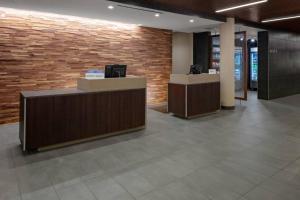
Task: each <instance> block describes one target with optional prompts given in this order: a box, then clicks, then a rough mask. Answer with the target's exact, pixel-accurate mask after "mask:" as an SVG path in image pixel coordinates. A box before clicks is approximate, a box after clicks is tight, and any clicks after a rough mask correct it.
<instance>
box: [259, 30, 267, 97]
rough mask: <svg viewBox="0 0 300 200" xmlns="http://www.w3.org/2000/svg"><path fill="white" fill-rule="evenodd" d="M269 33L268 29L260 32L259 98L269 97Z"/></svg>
mask: <svg viewBox="0 0 300 200" xmlns="http://www.w3.org/2000/svg"><path fill="white" fill-rule="evenodd" d="M268 46H269V34H268V32H267V31H263V32H259V33H258V66H259V67H258V91H257V95H258V98H259V99H266V100H267V99H269V96H268V91H269V87H268V74H269V62H268V61H269V48H268Z"/></svg>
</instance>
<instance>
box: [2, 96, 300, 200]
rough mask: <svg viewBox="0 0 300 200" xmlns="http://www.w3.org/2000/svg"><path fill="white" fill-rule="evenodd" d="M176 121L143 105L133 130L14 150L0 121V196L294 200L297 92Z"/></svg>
mask: <svg viewBox="0 0 300 200" xmlns="http://www.w3.org/2000/svg"><path fill="white" fill-rule="evenodd" d="M254 94H255V93H253V94H251V95H250V97H249V101H248V102H242V104H241V105H240V104H239V103H237V108H236V110H235V111H221V112H219V113H217V114H215V115H210V116H206V117H204V118H199V119H193V120H182V119H178V118H175V117H173V116H171V115H169V114H163V113H160V112H156V111H153V110H148V128H147V129H146V130H144V131H140V132H137V133H133V134H128V135H122V136H117V137H113V138H109V139H105V140H100V141H94V142H89V143H85V144H80V145H76V146H71V147H67V148H62V149H57V150H53V151H48V152H42V153H37V154H31V155H23V154H22V153H21V150H20V146H19V142H18V124H12V125H2V126H0V199H1V200H12V199H14V200H16V199H22V200H27V199H31V200H41V199H43V200H65V199H66V200H69V199H70V200H77V199H78V200H96V199H99V200H134V199H136V200H205V199H207V200H219V199H222V200H224V199H225V200H227V199H228V200H235V199H237V200H239V199H240V200H267V199H272V200H283V199H284V200H286V199H289V200H299V197H300V190H299V188H300V95H297V96H292V97H287V98H284V99H279V100H275V101H259V100H257V99H256V96H255V95H254Z"/></svg>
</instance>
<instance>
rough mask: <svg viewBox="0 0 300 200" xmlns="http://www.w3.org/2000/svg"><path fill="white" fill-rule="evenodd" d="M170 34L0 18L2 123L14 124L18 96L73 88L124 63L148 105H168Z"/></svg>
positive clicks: (102, 24)
mask: <svg viewBox="0 0 300 200" xmlns="http://www.w3.org/2000/svg"><path fill="white" fill-rule="evenodd" d="M171 51H172V33H171V31H168V30H161V29H153V28H145V27H137V26H133V25H124V24H116V23H109V22H104V21H96V22H95V21H92V22H90V21H85V20H79V19H78V20H77V19H76V20H74V19H68V18H62V17H57V16H53V17H49V16H47V17H45V16H42V15H32V14H31V15H29V14H24V13H13V14H11V13H6V14H5V16H4V17H3V16H2V17H1V18H0V124H3V123H10V122H17V121H18V115H19V113H18V112H19V92H20V91H22V90H45V89H58V88H70V87H76V80H77V78H79V77H80V76H83V75H84V72H85V71H86V70H87V69H103V68H104V66H105V65H106V64H114V63H121V64H127V66H128V71H127V74H129V75H137V76H145V77H147V82H148V88H147V91H148V97H147V101H148V103H149V104H157V103H162V102H165V101H166V98H167V83H168V80H169V75H170V72H171V63H172V61H171V59H172V55H171V54H172V53H171Z"/></svg>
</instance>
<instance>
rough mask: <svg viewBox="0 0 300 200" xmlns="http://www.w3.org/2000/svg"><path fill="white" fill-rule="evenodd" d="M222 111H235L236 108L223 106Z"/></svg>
mask: <svg viewBox="0 0 300 200" xmlns="http://www.w3.org/2000/svg"><path fill="white" fill-rule="evenodd" d="M221 108H222V110H234V109H235V106H221Z"/></svg>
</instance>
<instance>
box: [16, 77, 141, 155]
mask: <svg viewBox="0 0 300 200" xmlns="http://www.w3.org/2000/svg"><path fill="white" fill-rule="evenodd" d="M93 81H94V80H93ZM98 81H99V87H100V88H99V89H98V90H97V89H96V88H97V87H96V86H97V82H95V83H96V84H94V82H93V88H92V89H91V90H88V89H87V90H82V89H77V88H71V89H61V90H45V91H24V92H21V93H20V131H19V133H20V134H19V136H20V141H21V143H22V148H23V150H24V151H26V150H44V149H49V148H55V147H60V146H65V145H69V144H74V143H79V142H83V141H88V140H92V139H97V138H102V137H107V136H111V135H116V134H121V133H124V132H129V131H134V130H138V129H142V128H144V127H145V123H146V117H145V115H146V80H145V78H140V80H138V79H136V80H133V81H132V80H128V79H127V78H124V79H123V80H121V81H123V82H124V83H125V84H122V85H123V86H122V88H118V87H115V86H113V87H109V90H108V91H106V89H105V88H103V85H105V84H107V83H109V82H113V81H114V80H113V79H111V80H109V81H107V80H98ZM118 81H120V80H118ZM128 81H129V82H131V83H129V84H128V83H127V82H128ZM136 81H137V82H136ZM103 83H104V84H103ZM126 84H127V85H126ZM135 84H136V85H135ZM108 85H109V84H108ZM124 85H126V87H124Z"/></svg>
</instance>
